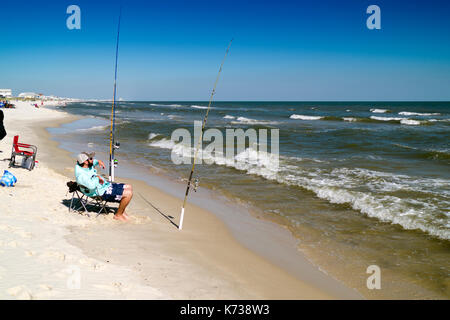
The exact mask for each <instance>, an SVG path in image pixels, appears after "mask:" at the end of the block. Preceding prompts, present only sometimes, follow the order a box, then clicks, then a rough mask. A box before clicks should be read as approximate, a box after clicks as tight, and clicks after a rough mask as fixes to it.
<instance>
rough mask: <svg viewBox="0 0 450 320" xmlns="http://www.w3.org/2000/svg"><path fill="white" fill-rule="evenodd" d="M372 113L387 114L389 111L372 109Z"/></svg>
mask: <svg viewBox="0 0 450 320" xmlns="http://www.w3.org/2000/svg"><path fill="white" fill-rule="evenodd" d="M370 112H373V113H386V112H389V110H388V109H370Z"/></svg>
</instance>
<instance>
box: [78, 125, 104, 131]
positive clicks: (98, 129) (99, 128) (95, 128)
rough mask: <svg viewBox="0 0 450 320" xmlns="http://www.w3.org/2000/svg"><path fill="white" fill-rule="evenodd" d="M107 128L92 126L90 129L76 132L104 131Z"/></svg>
mask: <svg viewBox="0 0 450 320" xmlns="http://www.w3.org/2000/svg"><path fill="white" fill-rule="evenodd" d="M108 127H109V125H106V126H94V127H91V128H85V129H78V130H77V131H82V132H86V131H104V130H106V129H107V128H108Z"/></svg>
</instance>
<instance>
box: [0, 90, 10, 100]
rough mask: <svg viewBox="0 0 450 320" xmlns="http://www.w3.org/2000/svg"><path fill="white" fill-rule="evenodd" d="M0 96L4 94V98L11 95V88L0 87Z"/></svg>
mask: <svg viewBox="0 0 450 320" xmlns="http://www.w3.org/2000/svg"><path fill="white" fill-rule="evenodd" d="M0 96H4V97H6V98H9V97H12V90H11V89H0Z"/></svg>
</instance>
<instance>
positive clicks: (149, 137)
mask: <svg viewBox="0 0 450 320" xmlns="http://www.w3.org/2000/svg"><path fill="white" fill-rule="evenodd" d="M160 135H161V134H159V133H153V132H151V133H150V134H149V135H148V140H153V139H155V138H156V137H159V136H160Z"/></svg>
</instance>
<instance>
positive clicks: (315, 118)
mask: <svg viewBox="0 0 450 320" xmlns="http://www.w3.org/2000/svg"><path fill="white" fill-rule="evenodd" d="M289 118H290V119H295V120H320V119H322V118H323V117H320V116H304V115H301V114H292V115H291V116H290V117H289Z"/></svg>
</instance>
